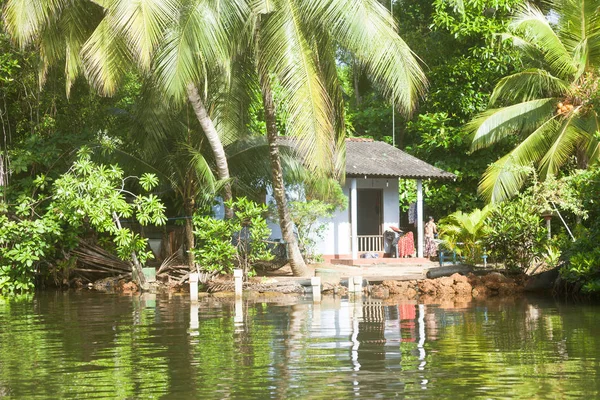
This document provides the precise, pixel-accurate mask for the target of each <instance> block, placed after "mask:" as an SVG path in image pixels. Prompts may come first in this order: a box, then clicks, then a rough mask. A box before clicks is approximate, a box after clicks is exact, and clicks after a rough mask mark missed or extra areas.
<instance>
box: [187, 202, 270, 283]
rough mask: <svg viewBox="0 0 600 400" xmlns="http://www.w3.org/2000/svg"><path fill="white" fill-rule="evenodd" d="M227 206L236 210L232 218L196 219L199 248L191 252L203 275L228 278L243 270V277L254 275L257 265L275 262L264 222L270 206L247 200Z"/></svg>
mask: <svg viewBox="0 0 600 400" xmlns="http://www.w3.org/2000/svg"><path fill="white" fill-rule="evenodd" d="M227 206H228V207H230V208H231V209H232V210H233V212H234V216H233V218H229V219H216V218H214V217H211V216H201V215H195V216H194V228H195V230H194V235H195V236H196V239H197V244H196V247H195V248H194V249H192V250H191V251H192V252H193V253H194V255H195V257H196V262H197V264H198V266H199V268H200V270H201V271H203V272H207V273H210V274H226V273H231V272H233V269H234V268H240V269H242V270H243V272H244V276H247V275H253V274H254V270H253V268H252V267H253V264H254V263H256V262H257V261H259V260H261V261H269V260H271V259H272V258H273V255H272V254H271V253H270V252H269V251H268V246H267V239H268V238H269V235H270V233H271V232H270V230H269V228H268V226H267V222H266V220H265V218H264V215H265V214H266V212H267V206H266V205H261V204H256V203H255V202H253V201H251V200H248V199H246V198H245V197H241V198H238V199H236V200H235V201H233V202H229V204H227Z"/></svg>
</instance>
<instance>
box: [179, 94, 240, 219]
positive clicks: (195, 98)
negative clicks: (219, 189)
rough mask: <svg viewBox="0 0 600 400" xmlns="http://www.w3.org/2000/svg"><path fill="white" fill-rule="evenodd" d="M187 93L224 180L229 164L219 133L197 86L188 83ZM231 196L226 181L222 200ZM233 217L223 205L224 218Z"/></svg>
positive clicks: (227, 175) (229, 210) (228, 184)
mask: <svg viewBox="0 0 600 400" xmlns="http://www.w3.org/2000/svg"><path fill="white" fill-rule="evenodd" d="M187 94H188V100H189V101H190V103H191V104H192V108H193V109H194V113H195V114H196V118H198V122H199V123H200V126H201V127H202V130H203V131H204V134H205V135H206V139H208V143H209V144H210V147H211V149H212V151H213V154H214V156H215V162H216V163H217V174H218V176H219V179H221V180H225V179H229V166H228V164H227V156H226V155H225V149H223V143H221V139H220V138H219V134H218V133H217V129H216V128H215V125H214V124H213V122H212V120H211V119H210V116H209V115H208V111H207V110H206V107H205V106H204V102H203V101H202V97H200V93H198V88H197V87H196V85H194V84H193V83H190V84H189V85H188V86H187ZM232 198H233V195H232V192H231V183H230V182H227V183H226V184H225V186H224V187H223V200H224V201H230V200H231V199H232ZM232 217H233V210H231V209H230V208H229V207H225V218H227V219H229V218H232Z"/></svg>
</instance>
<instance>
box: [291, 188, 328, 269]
mask: <svg viewBox="0 0 600 400" xmlns="http://www.w3.org/2000/svg"><path fill="white" fill-rule="evenodd" d="M289 207H290V214H291V216H292V221H293V222H294V224H295V225H296V229H298V244H299V246H300V251H301V252H302V257H304V260H305V261H306V262H308V263H311V262H318V261H321V258H322V257H321V255H320V254H317V253H316V251H315V246H316V245H317V240H319V239H323V235H324V232H325V228H326V226H325V224H324V223H319V222H318V221H319V219H321V218H328V217H331V216H332V215H333V212H334V211H335V209H336V206H335V205H333V204H328V203H325V202H323V201H321V200H310V201H292V202H290V205H289Z"/></svg>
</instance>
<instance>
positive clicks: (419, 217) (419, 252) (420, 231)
mask: <svg viewBox="0 0 600 400" xmlns="http://www.w3.org/2000/svg"><path fill="white" fill-rule="evenodd" d="M423 234H424V232H423V180H422V179H417V257H419V258H422V257H423Z"/></svg>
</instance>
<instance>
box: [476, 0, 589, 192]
mask: <svg viewBox="0 0 600 400" xmlns="http://www.w3.org/2000/svg"><path fill="white" fill-rule="evenodd" d="M599 5H600V3H598V2H594V1H591V2H588V1H585V2H583V1H576V0H555V1H552V2H551V3H550V8H551V10H552V11H551V13H547V14H545V13H544V12H542V11H541V10H540V9H539V8H538V7H537V6H535V5H533V4H527V5H524V6H522V7H520V9H519V12H518V13H517V14H516V15H515V17H514V18H513V20H512V22H511V25H510V29H509V33H507V34H506V35H505V40H510V41H511V42H512V43H513V45H514V46H516V47H517V48H518V49H519V50H520V51H521V54H522V56H523V60H524V62H525V66H526V69H524V70H522V71H519V72H517V73H514V74H512V75H508V76H506V77H504V78H502V79H501V80H500V81H499V82H498V83H497V85H496V87H495V89H494V92H493V93H492V96H491V99H490V105H491V107H492V108H490V109H489V110H486V111H485V112H483V113H481V114H479V115H478V116H477V117H476V118H474V119H473V120H472V121H471V122H470V124H469V125H468V128H469V130H471V131H472V132H473V143H472V149H473V150H477V149H481V148H485V147H489V146H491V145H493V144H496V143H498V142H500V141H503V140H505V139H507V138H508V137H510V136H511V135H517V136H518V138H519V139H518V141H517V145H516V147H514V149H513V150H511V151H510V152H509V153H508V154H506V155H505V156H503V157H502V158H500V160H498V161H497V162H495V163H494V164H492V165H490V167H489V168H488V169H487V170H486V172H485V174H484V176H483V178H482V180H481V183H480V187H479V188H480V193H481V194H482V195H483V196H484V197H485V198H486V199H487V200H489V201H494V202H496V201H502V200H504V199H506V198H509V197H510V196H513V195H514V194H516V193H517V192H518V191H519V189H520V188H521V187H522V186H523V184H524V183H525V181H526V178H527V175H526V174H524V173H523V172H522V170H521V169H520V168H519V167H522V166H529V165H532V164H533V165H536V166H537V168H538V169H539V174H540V177H541V178H542V179H544V178H545V177H547V176H550V175H556V174H557V173H558V172H559V171H560V170H561V167H563V166H564V165H565V164H566V163H568V162H569V161H570V160H571V159H572V157H574V158H575V160H576V165H577V167H579V168H585V167H586V166H587V165H589V164H590V163H593V162H595V161H597V160H598V157H599V156H600V151H599V148H598V138H597V136H596V132H597V131H598V128H599V127H598V122H597V121H598V111H599V109H598V107H597V104H598V96H597V92H598V90H597V89H598V73H597V70H598V67H599V66H600V59H599V58H598V57H599V54H600V51H599V50H600V47H599V46H600V44H599V42H598V41H597V40H596V37H597V36H598V32H599V29H600V25H599V24H598V20H599V18H600V11H598V10H599ZM551 19H552V20H551Z"/></svg>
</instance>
